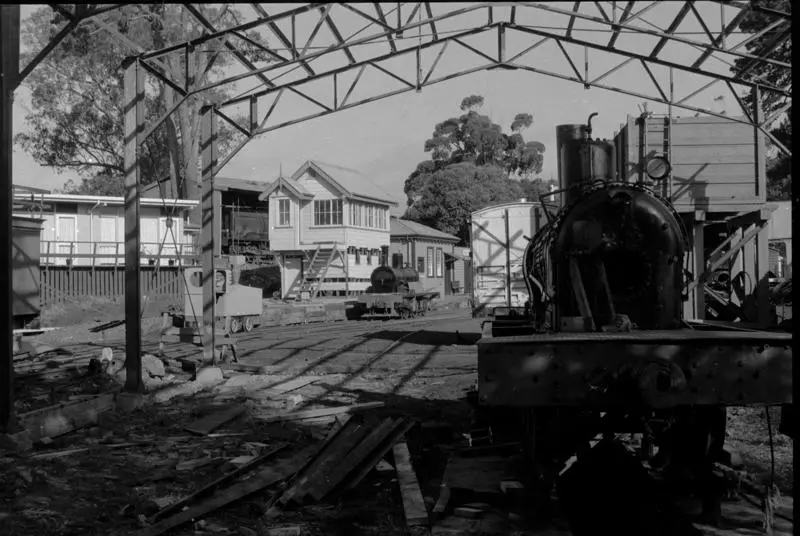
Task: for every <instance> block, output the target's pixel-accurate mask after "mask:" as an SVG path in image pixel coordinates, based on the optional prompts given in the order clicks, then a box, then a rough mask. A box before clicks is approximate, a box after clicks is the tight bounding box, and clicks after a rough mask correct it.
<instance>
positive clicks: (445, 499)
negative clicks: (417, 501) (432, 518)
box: [433, 484, 450, 516]
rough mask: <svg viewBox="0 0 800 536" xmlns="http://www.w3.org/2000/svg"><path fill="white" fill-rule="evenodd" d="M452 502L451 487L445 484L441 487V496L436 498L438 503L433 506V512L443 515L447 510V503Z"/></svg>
mask: <svg viewBox="0 0 800 536" xmlns="http://www.w3.org/2000/svg"><path fill="white" fill-rule="evenodd" d="M449 502H450V488H448V487H447V486H446V485H445V484H442V485H441V486H440V487H439V498H438V499H437V500H436V505H434V507H433V514H434V515H436V516H441V515H442V514H444V513H445V511H446V510H447V504H448V503H449Z"/></svg>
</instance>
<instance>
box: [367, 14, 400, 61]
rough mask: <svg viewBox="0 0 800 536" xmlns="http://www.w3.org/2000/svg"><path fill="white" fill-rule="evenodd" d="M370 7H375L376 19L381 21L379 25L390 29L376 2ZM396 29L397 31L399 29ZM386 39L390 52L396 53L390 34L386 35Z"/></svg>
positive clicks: (395, 46)
mask: <svg viewBox="0 0 800 536" xmlns="http://www.w3.org/2000/svg"><path fill="white" fill-rule="evenodd" d="M372 5H373V6H375V11H377V12H378V18H379V19H380V21H381V25H382V26H384V27H386V28H391V26H389V25H388V24H387V22H386V17H385V16H384V14H383V9H382V8H381V5H380V4H379V3H378V2H373V3H372ZM397 29H398V30H399V29H400V28H397ZM386 39H387V40H388V41H389V48H391V49H392V52H397V45H395V44H394V38H393V37H392V34H391V33H387V34H386Z"/></svg>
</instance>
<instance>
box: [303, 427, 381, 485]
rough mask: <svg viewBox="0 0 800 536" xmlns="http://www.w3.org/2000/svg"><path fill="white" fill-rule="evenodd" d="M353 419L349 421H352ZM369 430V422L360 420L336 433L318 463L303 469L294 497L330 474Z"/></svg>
mask: <svg viewBox="0 0 800 536" xmlns="http://www.w3.org/2000/svg"><path fill="white" fill-rule="evenodd" d="M352 422H353V421H351V423H352ZM369 432H370V424H367V423H364V422H360V423H355V424H353V425H351V426H348V427H347V428H346V429H343V430H342V432H341V433H340V434H338V435H337V436H336V438H335V440H334V441H332V442H331V444H330V448H329V449H326V450H327V452H325V453H324V454H323V455H321V456H320V457H319V463H318V464H317V465H316V467H314V468H309V470H308V471H304V474H303V475H302V476H301V477H300V478H299V479H298V482H297V484H296V487H295V489H296V497H297V498H302V497H303V496H304V495H306V494H307V493H308V492H309V490H310V489H311V488H312V487H313V486H315V485H316V484H317V483H318V482H319V481H320V480H322V479H324V478H325V476H326V475H329V474H331V473H332V472H333V471H334V468H335V467H336V466H338V465H339V464H340V463H341V462H342V460H343V459H344V458H345V457H347V455H348V454H349V453H350V451H352V450H353V449H354V448H355V447H356V445H358V444H360V443H361V441H362V440H364V438H366V437H367V435H368V434H369Z"/></svg>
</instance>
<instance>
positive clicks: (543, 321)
mask: <svg viewBox="0 0 800 536" xmlns="http://www.w3.org/2000/svg"><path fill="white" fill-rule="evenodd" d="M593 115H595V114H593ZM591 119H592V116H590V117H589V121H588V122H587V124H586V125H561V126H559V127H557V132H556V134H557V157H558V172H559V178H560V180H561V189H560V190H559V191H558V192H557V193H560V194H561V199H562V207H561V209H560V210H559V211H558V212H557V213H555V214H552V215H548V216H549V217H548V220H549V221H548V223H547V224H546V225H544V226H543V227H541V228H540V230H539V231H538V232H537V233H536V234H535V235H534V237H533V238H532V239H530V241H529V243H528V245H527V247H526V249H525V253H524V258H523V274H524V277H525V284H526V286H527V290H528V301H527V302H526V303H525V307H524V313H522V315H521V316H520V313H519V312H515V315H514V318H513V319H512V318H505V319H504V318H503V317H502V316H497V315H496V316H495V317H494V322H500V323H503V321H504V320H505V321H507V325H514V324H516V325H520V330H519V332H516V333H514V332H508V331H503V332H502V333H503V335H504V336H498V335H499V334H500V332H499V331H497V330H492V329H489V330H488V332H487V331H484V333H485V336H484V338H483V339H481V341H479V343H478V400H479V403H480V405H481V406H483V411H487V412H488V413H490V414H492V415H494V417H492V418H497V419H499V418H501V417H500V416H502V418H503V419H505V418H507V417H508V415H510V414H513V415H516V416H517V417H518V418H519V419H520V424H521V426H520V425H517V426H515V429H517V430H520V429H521V430H523V433H522V437H521V439H522V441H523V443H524V444H525V446H526V453H527V456H528V458H529V460H530V461H532V463H533V465H534V467H535V468H536V473H537V482H538V487H539V489H538V491H539V493H540V495H539V498H540V499H541V502H543V503H546V502H547V498H548V497H549V496H550V490H551V489H552V488H553V486H555V485H556V482H558V486H559V487H561V486H563V489H560V492H562V491H563V493H564V494H565V495H572V496H573V497H577V501H576V502H580V501H581V500H583V501H586V502H587V503H592V504H597V505H599V506H597V508H598V509H599V510H598V511H601V510H602V508H603V507H608V508H609V509H612V508H613V506H614V505H613V504H612V503H610V502H609V503H605V502H604V500H605V499H601V500H600V502H598V497H599V495H592V496H591V497H588V496H585V495H584V494H585V493H588V491H587V490H585V489H583V487H582V486H575V485H571V484H570V482H571V481H570V480H569V479H566V478H561V479H559V478H557V475H559V474H560V473H562V472H563V471H566V469H565V467H566V462H567V460H568V459H570V458H572V457H573V456H577V457H578V458H577V459H578V465H577V467H578V468H581V467H582V468H583V469H576V470H583V471H585V472H586V471H589V472H590V474H593V475H595V476H597V474H595V473H591V471H595V470H596V469H597V467H598V465H597V464H595V465H594V466H591V464H590V463H589V462H587V463H584V464H581V460H582V459H583V460H590V459H592V457H593V456H599V455H598V454H597V453H598V452H605V453H606V454H608V453H609V452H617V454H619V451H615V450H614V449H615V448H616V447H617V446H619V445H618V442H615V440H614V438H615V434H616V433H640V434H642V436H641V437H642V442H641V452H640V456H641V457H642V458H643V459H646V460H647V461H648V462H649V467H650V469H648V470H651V469H653V468H657V469H658V470H659V471H661V473H662V476H663V477H664V481H665V482H669V483H670V484H673V486H672V487H671V488H670V489H682V488H681V486H694V488H693V489H694V490H695V491H697V492H698V494H699V496H700V497H702V501H701V502H702V511H703V514H704V515H705V516H706V517H707V518H708V519H709V520H710V521H711V522H713V521H715V520H718V519H719V517H720V515H721V514H720V512H721V509H720V508H721V507H720V503H719V496H718V495H717V492H716V490H717V489H718V488H717V487H715V486H717V485H718V482H716V481H715V480H714V478H713V477H712V467H713V463H714V462H715V461H719V460H721V459H723V450H722V446H723V443H724V440H725V428H726V411H725V407H726V406H727V405H749V404H752V405H755V404H758V405H770V404H773V405H776V404H791V402H792V381H791V369H792V350H791V335H789V334H786V333H775V332H763V331H753V330H751V331H743V330H737V329H735V328H734V327H730V328H729V329H728V328H723V327H716V326H715V327H713V328H711V329H709V326H708V325H705V324H702V323H695V322H688V321H686V320H684V318H683V303H682V302H683V301H685V300H687V299H688V288H689V281H690V279H691V277H692V276H691V273H690V272H689V270H688V269H687V261H688V259H687V257H688V255H687V251H688V250H689V247H690V244H691V238H692V237H691V236H690V235H689V234H688V233H687V230H686V225H685V224H684V222H683V220H682V219H681V216H680V215H679V214H678V213H677V212H676V210H675V208H674V207H673V206H672V204H671V203H670V202H669V201H668V200H667V199H665V198H663V197H661V196H660V195H659V194H658V193H657V191H656V189H655V188H654V186H657V185H658V181H659V180H661V179H663V178H664V177H665V176H666V174H665V173H664V172H663V169H664V167H665V165H666V169H668V168H669V163H668V162H653V161H648V162H646V163H644V165H645V166H646V169H647V170H648V172H649V177H650V180H651V182H649V183H644V182H641V183H635V184H634V183H626V182H622V181H620V180H618V179H617V174H616V171H615V168H616V162H615V157H616V151H615V147H614V143H613V142H610V141H607V140H593V139H592V138H591V132H592V128H591ZM659 158H661V157H659ZM662 160H663V158H662ZM659 168H660V171H659ZM520 319H522V320H523V321H522V322H520ZM506 335H508V336H506ZM598 434H602V435H603V440H601V441H600V442H599V443H596V445H600V446H599V447H598V448H593V447H592V446H591V445H592V443H591V442H592V441H593V440H594V439H595V438H596V436H598ZM653 446H655V447H657V448H658V454H657V455H655V456H653V454H654V448H653ZM604 449H605V450H604ZM592 452H594V454H592ZM622 452H625V451H624V449H623V450H622ZM623 458H624V456H623ZM628 458H630V460H634V458H631V457H628ZM594 459H597V458H594ZM618 459H619V458H618ZM636 463H638V461H637V462H636ZM602 465H603V464H600V465H599V466H600V467H602ZM601 472H602V471H601ZM573 474H574V473H573ZM584 474H586V473H584ZM606 477H609V478H610V479H612V480H613V479H614V478H619V479H621V480H623V479H624V478H625V476H624V473H620V474H618V475H617V476H616V477H615V476H613V475H612V474H611V473H609V474H604V475H603V477H597V478H604V479H605V478H606ZM608 484H609V482H604V485H608ZM627 484H631V482H627ZM620 485H622V484H620ZM632 487H633V488H634V489H635V488H636V484H633V485H632ZM615 489H616V488H615ZM601 493H602V492H601ZM609 496H613V493H610V494H609ZM608 500H609V501H612V499H611V498H609V499H608ZM615 500H617V501H619V499H618V498H617V499H615ZM632 508H633V510H635V507H632ZM632 524H634V525H635V523H632ZM650 529H652V526H651V527H650ZM650 529H646V528H642V527H639V528H638V529H634V531H633V532H632V533H638V534H645V533H648V534H649V533H652V532H651V530H650ZM636 530H639V532H636ZM573 531H574V533H576V534H577V533H579V532H580V531H578V530H577V529H576V528H575V527H573ZM596 532H597V533H599V532H600V531H596ZM627 533H628V532H626V534H627Z"/></svg>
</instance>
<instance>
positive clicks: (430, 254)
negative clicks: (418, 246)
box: [426, 248, 433, 277]
mask: <svg viewBox="0 0 800 536" xmlns="http://www.w3.org/2000/svg"><path fill="white" fill-rule="evenodd" d="M427 253H428V258H427V259H426V260H427V261H428V262H427V263H426V264H427V265H428V277H433V248H428V252H427Z"/></svg>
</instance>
